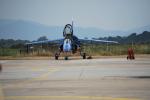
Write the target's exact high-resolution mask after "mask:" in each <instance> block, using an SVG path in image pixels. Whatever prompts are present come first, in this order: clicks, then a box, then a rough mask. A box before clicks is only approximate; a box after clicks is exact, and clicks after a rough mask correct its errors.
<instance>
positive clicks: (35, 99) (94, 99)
mask: <svg viewBox="0 0 150 100" xmlns="http://www.w3.org/2000/svg"><path fill="white" fill-rule="evenodd" d="M0 98H1V97H0ZM5 98H6V99H8V100H50V99H51V100H140V99H136V98H114V97H102V96H6V97H5ZM1 100H2V99H1Z"/></svg>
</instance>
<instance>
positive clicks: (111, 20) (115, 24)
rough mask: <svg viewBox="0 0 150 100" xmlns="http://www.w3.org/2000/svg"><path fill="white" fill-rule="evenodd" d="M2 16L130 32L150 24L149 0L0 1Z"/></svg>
mask: <svg viewBox="0 0 150 100" xmlns="http://www.w3.org/2000/svg"><path fill="white" fill-rule="evenodd" d="M0 19H15V20H28V21H34V22H38V23H41V24H45V25H50V26H64V25H65V24H67V23H71V21H72V19H73V21H74V24H75V26H76V27H95V28H99V29H105V30H123V31H127V30H130V29H134V28H138V27H143V26H147V25H150V0H0Z"/></svg>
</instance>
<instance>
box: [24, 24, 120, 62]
mask: <svg viewBox="0 0 150 100" xmlns="http://www.w3.org/2000/svg"><path fill="white" fill-rule="evenodd" d="M73 33H74V32H73V22H72V25H71V24H66V25H65V27H64V30H63V37H64V38H63V39H58V40H46V41H34V42H31V43H26V46H27V51H28V49H29V48H30V46H31V45H36V44H44V43H54V44H58V45H59V50H58V52H57V53H55V59H56V60H58V58H59V57H60V54H61V53H64V54H65V57H64V59H65V60H67V59H68V56H69V54H70V53H72V54H75V53H77V52H79V54H80V55H81V57H82V58H83V59H86V56H87V54H86V53H85V52H83V48H82V49H81V45H82V44H83V43H115V44H117V43H118V42H117V41H107V40H93V39H78V38H77V37H76V36H75V35H74V34H73Z"/></svg>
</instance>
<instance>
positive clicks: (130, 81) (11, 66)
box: [0, 56, 150, 100]
mask: <svg viewBox="0 0 150 100" xmlns="http://www.w3.org/2000/svg"><path fill="white" fill-rule="evenodd" d="M0 63H1V64H2V66H3V70H2V72H0V100H150V57H149V56H148V57H145V58H136V59H135V60H126V59H125V58H121V57H119V58H100V59H91V60H87V59H86V60H82V59H78V60H68V61H65V60H58V61H56V60H0Z"/></svg>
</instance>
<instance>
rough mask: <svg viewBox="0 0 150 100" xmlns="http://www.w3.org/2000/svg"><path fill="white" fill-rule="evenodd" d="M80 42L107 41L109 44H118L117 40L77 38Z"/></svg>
mask: <svg viewBox="0 0 150 100" xmlns="http://www.w3.org/2000/svg"><path fill="white" fill-rule="evenodd" d="M79 41H80V42H81V43H109V44H119V43H118V42H117V41H107V40H95V39H79Z"/></svg>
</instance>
